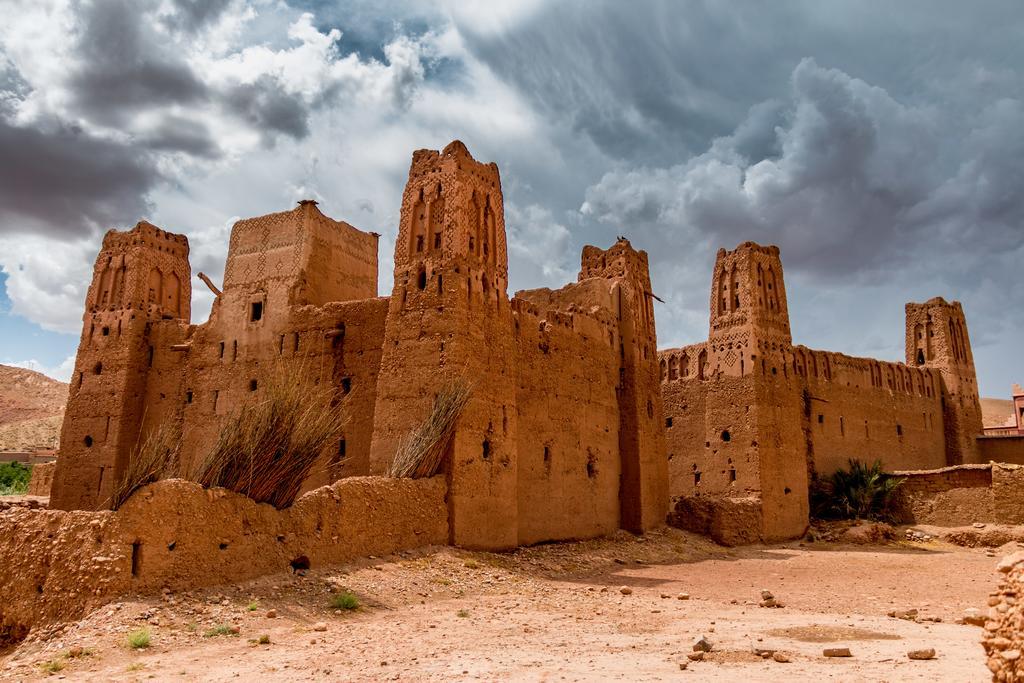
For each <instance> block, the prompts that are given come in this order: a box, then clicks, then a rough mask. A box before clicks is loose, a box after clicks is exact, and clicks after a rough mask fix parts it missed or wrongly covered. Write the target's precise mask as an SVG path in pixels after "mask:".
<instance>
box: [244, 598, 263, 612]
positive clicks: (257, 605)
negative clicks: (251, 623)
mask: <svg viewBox="0 0 1024 683" xmlns="http://www.w3.org/2000/svg"><path fill="white" fill-rule="evenodd" d="M259 608H260V601H259V600H253V601H252V602H250V603H249V606H248V607H246V609H247V610H249V611H250V612H255V611H256V610H258V609H259Z"/></svg>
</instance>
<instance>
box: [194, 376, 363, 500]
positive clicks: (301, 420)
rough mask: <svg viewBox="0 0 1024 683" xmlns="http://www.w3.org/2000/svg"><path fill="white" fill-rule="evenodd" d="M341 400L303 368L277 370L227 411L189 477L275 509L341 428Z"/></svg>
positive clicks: (295, 493)
mask: <svg viewBox="0 0 1024 683" xmlns="http://www.w3.org/2000/svg"><path fill="white" fill-rule="evenodd" d="M341 408H342V402H341V400H340V399H339V398H338V396H337V395H336V392H335V390H334V389H333V388H332V387H329V386H327V385H326V384H324V383H320V384H316V383H314V382H311V381H307V379H306V373H305V372H302V371H300V372H297V373H294V374H293V375H291V376H288V375H286V374H284V372H279V373H278V374H277V375H276V376H275V377H273V378H271V379H270V381H268V382H267V384H266V385H265V387H264V389H263V391H262V395H261V396H260V397H259V399H258V400H254V401H251V402H248V403H244V404H243V405H242V406H240V407H239V408H238V409H237V410H236V411H235V412H233V413H232V414H231V415H229V416H228V417H227V418H226V419H225V421H224V423H223V425H222V427H221V430H220V434H219V436H218V439H217V443H216V444H215V445H214V447H213V449H212V450H211V451H210V453H209V455H208V456H207V457H206V459H205V460H204V461H203V462H202V463H201V464H200V465H199V468H198V471H197V472H196V474H195V476H194V477H193V478H194V479H195V481H197V482H198V483H199V484H201V485H202V486H204V487H212V486H222V487H224V488H226V489H229V490H231V491H235V492H237V493H241V494H243V495H246V496H248V497H249V498H252V499H253V500H255V501H256V502H258V503H270V504H271V505H273V506H274V507H276V508H278V509H281V508H285V507H288V506H289V505H291V504H292V503H293V502H295V499H296V498H297V497H298V495H299V490H300V489H301V488H302V482H303V481H305V479H306V478H307V477H308V476H309V473H310V471H311V470H312V468H313V466H314V465H315V464H316V461H317V460H318V459H319V458H320V456H321V454H323V453H324V452H325V451H326V450H327V449H328V448H329V447H331V448H333V447H336V445H337V442H338V439H340V438H341V434H342V430H343V428H344V420H343V416H342V410H341Z"/></svg>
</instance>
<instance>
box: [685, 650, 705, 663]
mask: <svg viewBox="0 0 1024 683" xmlns="http://www.w3.org/2000/svg"><path fill="white" fill-rule="evenodd" d="M686 657H687V659H689V660H690V661H691V662H702V661H704V653H703V652H691V653H689V654H688V655H686Z"/></svg>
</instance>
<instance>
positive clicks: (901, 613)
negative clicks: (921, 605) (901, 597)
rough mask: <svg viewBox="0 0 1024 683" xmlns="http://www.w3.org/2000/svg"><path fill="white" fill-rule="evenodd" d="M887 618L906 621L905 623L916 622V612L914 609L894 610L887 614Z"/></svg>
mask: <svg viewBox="0 0 1024 683" xmlns="http://www.w3.org/2000/svg"><path fill="white" fill-rule="evenodd" d="M889 616H890V617H894V618H896V619H906V620H907V621H916V620H917V610H916V609H899V610H894V611H891V612H889Z"/></svg>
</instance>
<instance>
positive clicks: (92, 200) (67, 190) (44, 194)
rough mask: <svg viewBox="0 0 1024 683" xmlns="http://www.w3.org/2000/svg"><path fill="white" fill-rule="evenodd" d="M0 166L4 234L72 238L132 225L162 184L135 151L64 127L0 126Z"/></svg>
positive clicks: (0, 220)
mask: <svg viewBox="0 0 1024 683" xmlns="http://www.w3.org/2000/svg"><path fill="white" fill-rule="evenodd" d="M0 159H3V163H2V164H0V234H12V233H30V232H31V233H36V234H40V233H42V234H51V235H54V236H58V237H69V238H70V237H78V236H81V235H82V233H83V232H84V231H85V230H87V229H89V228H90V227H92V226H93V225H95V226H100V227H104V228H105V227H112V226H115V225H126V224H128V223H130V222H133V221H134V220H137V219H138V217H139V216H141V215H143V213H144V212H145V209H146V201H145V199H144V198H145V196H146V194H147V192H148V191H149V190H150V189H151V188H152V187H153V185H154V184H155V183H156V181H157V179H158V173H157V171H156V169H155V168H154V166H153V164H152V163H151V162H150V161H149V160H148V158H147V157H145V156H143V155H140V154H139V153H138V151H137V150H135V149H132V148H131V147H129V146H126V145H122V144H119V143H115V142H110V141H106V140H101V139H97V138H94V137H90V136H89V135H87V134H85V133H83V132H82V131H81V130H78V129H75V128H73V127H69V126H65V125H61V124H60V123H58V122H50V123H48V124H47V125H45V126H42V127H41V128H39V129H37V128H27V127H19V126H15V125H12V124H10V123H7V122H5V121H3V120H0ZM90 224H92V225H90Z"/></svg>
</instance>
